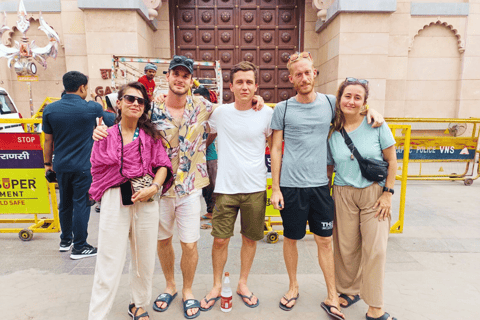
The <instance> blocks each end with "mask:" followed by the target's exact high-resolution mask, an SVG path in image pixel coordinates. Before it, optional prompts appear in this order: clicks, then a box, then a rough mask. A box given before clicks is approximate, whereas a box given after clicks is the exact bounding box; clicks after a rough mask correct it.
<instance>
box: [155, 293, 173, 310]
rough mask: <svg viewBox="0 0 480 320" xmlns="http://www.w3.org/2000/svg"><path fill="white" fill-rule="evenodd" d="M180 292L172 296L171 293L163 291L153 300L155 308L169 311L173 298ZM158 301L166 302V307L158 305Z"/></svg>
mask: <svg viewBox="0 0 480 320" xmlns="http://www.w3.org/2000/svg"><path fill="white" fill-rule="evenodd" d="M177 293H178V292H175V294H174V295H173V296H172V295H171V294H170V293H166V292H165V293H162V294H161V295H159V296H158V297H157V299H155V301H154V302H153V310H155V311H158V312H164V311H167V309H168V307H170V303H172V301H173V299H175V297H176V296H177ZM157 302H165V303H166V304H167V306H166V307H165V308H163V309H162V308H160V307H159V306H157Z"/></svg>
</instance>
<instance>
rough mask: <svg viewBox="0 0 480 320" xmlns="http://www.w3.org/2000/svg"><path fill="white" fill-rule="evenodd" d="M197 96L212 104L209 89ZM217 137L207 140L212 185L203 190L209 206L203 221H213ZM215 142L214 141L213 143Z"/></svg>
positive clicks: (210, 225) (208, 168) (203, 226)
mask: <svg viewBox="0 0 480 320" xmlns="http://www.w3.org/2000/svg"><path fill="white" fill-rule="evenodd" d="M193 94H194V95H196V96H202V97H204V98H205V99H207V100H208V101H210V102H212V101H211V99H210V92H209V91H208V89H207V88H205V87H202V86H200V87H199V88H198V89H196V90H195V91H194V92H193ZM215 137H216V134H215V135H210V137H208V138H207V146H208V147H207V154H206V157H207V172H208V179H209V180H210V184H209V185H208V186H206V187H205V188H203V189H202V195H203V198H204V199H205V203H206V204H207V213H206V214H205V215H203V216H202V219H205V220H206V219H212V213H213V207H214V206H215V194H214V193H213V190H215V180H216V178H217V150H216V149H215V140H216V139H215ZM212 140H213V141H212ZM211 227H212V223H211V222H208V223H206V224H202V226H201V228H202V229H210V228H211Z"/></svg>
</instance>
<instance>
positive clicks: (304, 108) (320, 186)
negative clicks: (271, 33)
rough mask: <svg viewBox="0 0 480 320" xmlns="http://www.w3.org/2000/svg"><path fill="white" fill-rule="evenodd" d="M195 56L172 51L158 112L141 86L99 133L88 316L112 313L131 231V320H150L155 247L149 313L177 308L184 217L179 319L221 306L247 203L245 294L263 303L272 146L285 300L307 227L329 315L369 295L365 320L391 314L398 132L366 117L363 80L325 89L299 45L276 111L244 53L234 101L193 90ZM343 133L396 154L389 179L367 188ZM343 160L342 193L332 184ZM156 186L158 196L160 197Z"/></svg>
mask: <svg viewBox="0 0 480 320" xmlns="http://www.w3.org/2000/svg"><path fill="white" fill-rule="evenodd" d="M193 64H194V62H193V60H191V59H188V58H186V57H184V56H174V57H173V59H172V60H171V63H170V66H169V70H168V72H167V74H166V79H167V82H168V85H169V90H168V93H167V95H166V97H165V99H164V101H163V102H162V103H161V104H160V106H159V107H155V108H153V109H152V110H150V98H149V95H148V93H147V92H146V90H145V88H144V87H143V86H142V85H141V84H139V83H130V84H128V85H126V86H124V87H122V88H121V89H120V91H119V94H118V100H117V109H118V110H119V112H118V117H117V120H116V124H115V125H114V126H112V127H110V128H108V129H107V128H106V127H103V126H99V127H97V129H95V131H94V135H93V137H94V139H95V140H98V141H97V142H95V144H94V147H93V152H92V158H91V162H92V176H93V182H92V186H91V189H90V193H91V195H92V197H93V198H94V199H95V200H99V199H102V207H101V212H100V225H99V249H98V257H97V265H96V269H95V277H94V285H93V291H92V297H91V303H90V311H89V319H105V318H106V317H107V315H108V313H109V311H110V309H111V307H112V304H113V299H114V296H115V294H116V291H117V288H118V285H119V281H120V275H121V273H122V270H123V262H124V261H125V256H126V251H127V243H128V240H127V239H130V247H131V253H132V258H131V263H130V280H131V282H130V283H131V304H130V305H129V307H128V312H129V314H130V315H131V316H132V317H133V318H134V319H136V320H146V319H149V316H148V313H147V311H146V306H147V305H148V304H149V303H150V299H151V292H152V278H153V269H154V255H155V254H154V251H155V243H156V248H157V253H158V257H159V260H160V264H161V267H162V270H163V274H164V276H165V280H166V287H165V289H164V291H163V293H161V294H160V295H159V296H158V297H157V298H156V299H155V301H154V303H153V309H154V310H155V311H159V312H164V311H166V310H167V309H168V307H169V306H170V304H171V303H172V301H173V299H175V297H176V296H177V287H176V282H175V277H174V261H175V254H174V250H173V245H172V237H173V231H174V230H173V228H174V224H175V223H176V225H177V229H178V237H179V240H180V244H181V248H182V255H181V262H180V267H181V271H182V275H183V286H182V301H183V307H184V316H185V317H186V318H187V319H192V318H195V317H197V316H198V315H199V314H200V311H208V310H210V309H212V308H213V306H214V305H215V303H216V301H217V300H218V299H219V298H220V292H221V285H222V274H223V268H224V266H225V263H226V260H227V256H228V244H229V240H230V238H231V237H232V236H233V235H234V232H233V231H234V224H235V221H236V218H237V215H238V213H239V211H240V225H241V231H240V232H241V234H242V247H241V253H240V260H241V270H240V277H239V282H238V285H237V289H236V293H237V294H238V295H239V296H240V297H241V299H242V300H243V302H244V304H245V305H246V306H248V307H251V308H253V307H256V306H258V305H259V303H260V300H259V298H258V297H257V296H255V295H254V294H253V293H252V292H251V291H250V289H249V288H248V286H247V280H248V275H249V273H250V269H251V266H252V263H253V260H254V257H255V252H256V245H257V241H258V240H261V239H262V238H263V237H264V233H263V230H264V223H265V208H266V191H265V189H266V178H267V168H266V166H265V147H266V145H268V146H269V147H270V149H271V169H272V181H273V186H272V189H273V192H272V196H271V203H272V204H273V206H274V208H275V209H278V210H280V212H281V216H282V220H283V227H284V250H283V252H284V259H285V265H286V268H287V272H288V276H289V280H290V284H289V289H288V291H287V292H286V293H285V295H284V296H283V297H282V298H281V300H280V302H279V307H280V308H281V309H283V310H286V311H289V310H291V309H292V308H293V307H294V306H295V303H296V301H297V299H298V298H299V285H298V281H297V278H296V274H297V264H298V252H297V244H296V242H297V240H300V239H302V238H303V237H304V236H305V233H306V225H307V222H308V225H309V228H310V231H311V232H312V233H313V234H314V238H315V242H316V244H317V247H318V259H319V264H320V267H321V269H322V271H323V274H324V277H325V283H326V287H327V294H328V295H327V298H326V299H325V300H324V301H323V302H322V303H321V306H322V308H323V309H324V310H325V311H326V312H327V313H328V315H329V316H330V317H332V318H335V319H344V318H345V316H344V315H343V314H342V313H341V311H340V307H341V306H343V307H348V306H350V305H351V304H353V303H355V302H357V301H358V300H359V299H360V298H362V299H363V300H364V301H365V302H366V303H367V304H368V305H369V309H368V312H367V314H366V317H367V320H372V319H378V320H393V319H395V318H393V317H390V316H389V315H388V313H386V312H384V310H383V279H384V266H385V258H386V244H387V239H388V232H389V225H390V218H391V196H392V193H393V186H394V179H395V170H396V158H395V147H394V145H395V140H394V139H393V136H392V134H391V132H390V130H389V129H388V126H387V125H386V124H385V123H384V121H383V118H382V117H381V115H379V114H378V113H376V112H375V111H373V110H368V111H367V112H368V113H367V115H365V109H366V108H365V106H366V103H367V98H368V82H367V81H366V80H362V79H354V78H347V79H346V80H345V81H344V82H342V84H341V86H340V89H339V91H338V93H337V96H336V97H335V96H331V95H329V96H327V95H324V94H320V93H317V92H315V90H314V81H315V78H316V76H317V71H316V70H315V68H314V65H313V59H312V56H311V55H310V54H309V53H306V52H302V53H296V54H293V55H292V56H291V57H290V59H289V62H288V64H287V67H288V69H289V72H290V76H289V79H290V82H291V83H292V84H293V85H294V88H295V90H296V92H297V94H296V96H294V97H292V98H290V99H288V100H287V101H283V102H280V103H278V104H277V106H276V107H275V109H274V110H272V109H271V108H269V107H263V99H262V98H261V97H259V96H255V92H256V90H257V88H258V81H257V69H256V67H255V66H254V65H253V64H251V63H249V62H241V63H239V64H237V65H235V66H234V67H233V68H232V69H231V71H230V80H231V83H230V90H231V91H232V92H233V94H234V97H235V102H234V103H230V104H224V105H221V106H218V105H215V104H212V103H210V102H209V101H207V100H205V99H204V98H201V97H198V96H192V95H189V94H188V92H189V90H190V89H191V87H192V85H193ZM149 111H150V112H149ZM372 121H373V126H370V125H369V123H370V122H372ZM331 124H332V125H331ZM342 129H344V130H346V132H348V133H349V135H350V136H351V139H352V141H353V142H354V143H355V146H356V147H357V149H358V151H359V152H360V153H361V154H362V155H364V156H366V157H372V158H377V159H385V160H387V161H388V163H389V175H388V177H387V179H386V181H383V182H379V183H372V182H371V181H368V180H366V179H365V178H363V177H362V175H361V172H360V169H359V168H358V163H357V162H356V160H355V159H354V158H353V156H352V155H351V153H350V150H349V149H348V147H347V145H346V144H345V142H344V141H343V137H342V134H341V133H340V132H342ZM208 135H210V139H209V140H210V141H211V140H213V138H215V137H216V136H218V137H217V143H218V172H217V176H216V183H215V194H216V202H215V207H214V210H213V218H212V226H213V228H212V236H213V238H214V240H213V246H212V264H213V287H212V289H211V290H210V291H209V292H208V293H207V294H206V296H205V297H204V298H203V299H201V301H198V300H196V299H195V297H194V295H193V292H192V285H193V280H194V275H195V270H196V266H197V262H198V251H197V241H198V240H199V238H200V231H199V229H200V210H201V204H200V196H201V189H202V188H203V187H205V186H206V185H208V183H209V180H208V173H207V166H206V159H205V152H206V148H207V143H206V141H207V136H208ZM283 142H284V147H283ZM163 146H164V147H165V149H164V148H163ZM334 165H335V169H336V176H335V182H334V184H335V186H334V191H333V195H334V200H333V199H332V197H331V196H330V181H331V174H332V172H333V166H334ZM146 175H149V176H150V177H151V180H153V181H150V183H148V184H147V186H145V187H144V188H143V189H142V188H140V189H139V190H138V191H135V190H133V191H131V194H130V195H129V197H130V198H131V201H130V202H128V201H127V200H128V199H127V198H128V197H126V196H125V194H128V193H127V192H126V191H124V190H126V186H125V185H128V186H129V187H130V188H131V187H132V186H131V185H133V184H135V181H134V180H136V179H137V178H141V177H144V176H146ZM158 192H159V193H161V197H160V198H159V199H158V198H157V197H155V196H154V194H156V193H158ZM340 211H341V212H340ZM332 234H333V240H332ZM332 242H333V245H334V247H335V250H333V249H332ZM338 294H340V295H338Z"/></svg>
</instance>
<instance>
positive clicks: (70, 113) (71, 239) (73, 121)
mask: <svg viewBox="0 0 480 320" xmlns="http://www.w3.org/2000/svg"><path fill="white" fill-rule="evenodd" d="M63 86H64V87H65V92H66V93H65V95H63V97H62V99H61V100H59V101H55V102H53V103H50V104H49V105H48V106H46V107H45V110H44V111H43V132H44V133H45V144H44V159H45V163H44V165H45V172H47V171H49V170H53V171H55V172H56V174H57V180H58V189H59V193H60V204H59V216H60V226H61V230H62V233H61V235H60V239H61V241H60V249H59V251H60V252H67V251H69V250H70V249H72V247H73V249H72V253H71V255H70V258H71V259H74V260H76V259H82V258H86V257H92V256H95V255H96V254H97V248H95V247H93V246H91V245H90V244H88V243H87V236H88V221H89V219H90V206H89V198H88V189H89V188H90V184H91V182H92V175H91V173H90V168H91V164H90V154H91V152H92V146H93V140H92V133H93V130H94V128H95V126H96V124H97V123H96V121H97V118H99V117H103V118H105V123H106V124H107V125H113V120H112V121H110V120H109V119H108V115H107V112H105V111H104V110H103V109H102V106H101V105H99V104H98V103H96V102H94V101H88V102H87V101H85V98H86V97H87V94H88V78H87V76H86V75H84V74H83V73H81V72H78V71H70V72H67V73H65V74H64V75H63ZM54 145H55V149H54V148H53V146H54ZM54 155H55V160H54V161H53V164H52V160H53V156H54Z"/></svg>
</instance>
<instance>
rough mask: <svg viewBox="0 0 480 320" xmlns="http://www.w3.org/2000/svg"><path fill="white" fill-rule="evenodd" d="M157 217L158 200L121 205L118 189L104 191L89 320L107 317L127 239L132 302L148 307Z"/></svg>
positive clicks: (117, 282) (153, 264)
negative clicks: (129, 255) (129, 251)
mask: <svg viewBox="0 0 480 320" xmlns="http://www.w3.org/2000/svg"><path fill="white" fill-rule="evenodd" d="M158 217H159V215H158V201H157V200H155V201H153V202H137V203H136V204H134V205H132V206H123V205H122V204H121V195H120V188H111V189H108V190H107V191H106V192H105V194H104V195H103V197H102V206H101V211H100V223H99V233H98V255H97V265H96V267H95V276H94V279H93V288H92V298H91V300H90V311H89V315H88V319H89V320H103V319H106V318H107V315H108V313H109V312H110V309H111V308H112V305H113V301H114V299H115V295H116V293H117V289H118V285H119V283H120V277H121V276H122V271H123V267H124V265H125V258H126V255H127V246H128V242H129V240H130V250H131V261H130V287H131V303H135V306H136V307H142V308H144V309H145V307H146V306H147V305H149V304H150V300H151V297H152V278H153V270H154V268H155V257H156V249H157V234H158ZM126 308H127V306H125V309H126Z"/></svg>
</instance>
